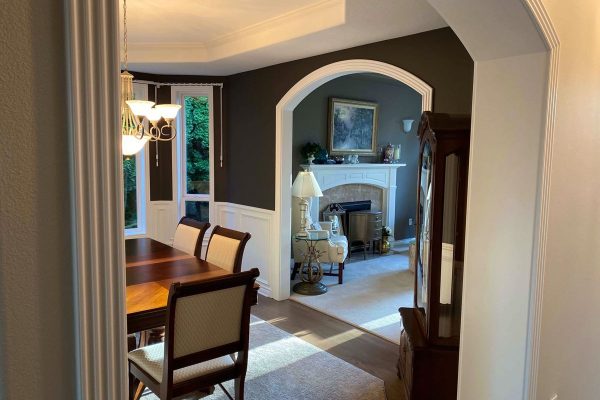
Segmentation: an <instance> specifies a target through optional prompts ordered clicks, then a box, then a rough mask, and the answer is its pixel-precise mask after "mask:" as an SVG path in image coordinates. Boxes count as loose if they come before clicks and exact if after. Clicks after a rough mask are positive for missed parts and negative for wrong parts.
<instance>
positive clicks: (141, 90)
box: [123, 83, 148, 239]
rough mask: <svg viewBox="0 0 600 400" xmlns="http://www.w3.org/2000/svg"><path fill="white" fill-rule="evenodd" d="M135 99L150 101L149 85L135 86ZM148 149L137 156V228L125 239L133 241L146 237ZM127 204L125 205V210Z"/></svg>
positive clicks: (129, 232) (131, 230) (135, 84)
mask: <svg viewBox="0 0 600 400" xmlns="http://www.w3.org/2000/svg"><path fill="white" fill-rule="evenodd" d="M133 95H134V98H136V99H139V100H147V99H148V85H146V84H141V83H134V84H133ZM146 147H147V146H144V147H143V148H142V150H140V151H139V152H137V153H136V155H135V196H136V198H137V199H136V200H137V201H136V205H137V210H136V212H137V228H131V229H125V238H126V239H133V238H139V237H145V236H146V202H147V192H146V183H147V177H148V171H147V170H146ZM124 208H125V204H123V209H124Z"/></svg>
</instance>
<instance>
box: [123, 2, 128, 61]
mask: <svg viewBox="0 0 600 400" xmlns="http://www.w3.org/2000/svg"><path fill="white" fill-rule="evenodd" d="M123 53H124V59H125V60H124V61H125V62H124V67H125V71H127V62H128V59H127V0H123Z"/></svg>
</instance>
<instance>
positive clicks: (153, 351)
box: [128, 343, 234, 383]
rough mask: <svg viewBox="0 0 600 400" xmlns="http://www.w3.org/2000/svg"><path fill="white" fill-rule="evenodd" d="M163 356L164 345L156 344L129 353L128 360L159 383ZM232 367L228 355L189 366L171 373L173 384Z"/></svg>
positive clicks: (231, 361)
mask: <svg viewBox="0 0 600 400" xmlns="http://www.w3.org/2000/svg"><path fill="white" fill-rule="evenodd" d="M164 354H165V346H164V343H156V344H153V345H150V346H146V347H142V348H140V349H137V350H133V351H132V352H130V353H129V355H128V358H129V360H131V361H132V362H134V363H135V364H137V365H138V366H140V368H142V369H144V371H146V372H147V373H148V375H150V376H151V377H152V378H154V379H155V380H156V381H157V382H158V383H160V382H161V381H162V377H163V364H164ZM233 366H234V361H233V358H232V357H231V356H230V355H226V356H222V357H219V358H215V359H212V360H208V361H205V362H201V363H198V364H194V365H190V366H189V367H185V368H181V369H176V370H175V371H173V383H180V382H183V381H187V380H190V379H194V378H198V377H201V376H204V375H207V374H211V373H213V372H217V371H220V370H223V369H226V368H229V367H233Z"/></svg>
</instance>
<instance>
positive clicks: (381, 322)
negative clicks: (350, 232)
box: [290, 252, 414, 343]
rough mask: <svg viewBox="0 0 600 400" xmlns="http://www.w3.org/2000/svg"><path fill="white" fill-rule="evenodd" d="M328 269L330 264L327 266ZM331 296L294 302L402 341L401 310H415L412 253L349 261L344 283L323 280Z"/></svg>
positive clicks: (300, 297) (296, 297)
mask: <svg viewBox="0 0 600 400" xmlns="http://www.w3.org/2000/svg"><path fill="white" fill-rule="evenodd" d="M324 267H325V268H328V265H324ZM322 282H323V283H324V284H325V285H326V286H327V293H325V294H322V295H318V296H303V295H299V294H297V293H293V292H292V293H293V294H292V296H291V297H290V300H293V301H297V302H298V303H302V304H304V305H306V306H308V307H311V308H313V309H315V310H318V311H321V312H323V313H325V314H328V315H331V316H332V317H334V318H337V319H340V320H342V321H345V322H347V323H349V324H351V325H354V326H356V327H357V328H360V329H363V330H366V331H368V332H371V333H373V334H375V335H377V336H380V337H382V338H384V339H387V340H389V341H391V342H394V343H399V342H400V331H401V330H402V323H401V321H400V314H399V313H398V308H400V307H412V306H413V296H414V294H413V293H414V274H413V273H412V272H411V271H409V270H408V253H407V252H401V253H400V254H391V255H384V256H375V257H373V256H371V255H370V256H369V258H368V259H367V260H364V261H363V259H362V256H360V255H358V256H357V255H353V257H352V258H351V259H350V260H349V261H347V262H346V268H345V269H344V283H343V284H342V285H339V284H338V279H337V277H329V276H325V277H323V280H322Z"/></svg>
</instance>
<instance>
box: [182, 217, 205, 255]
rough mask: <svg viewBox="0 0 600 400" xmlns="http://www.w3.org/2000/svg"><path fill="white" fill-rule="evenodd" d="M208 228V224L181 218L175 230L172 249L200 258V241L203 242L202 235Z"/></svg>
mask: <svg viewBox="0 0 600 400" xmlns="http://www.w3.org/2000/svg"><path fill="white" fill-rule="evenodd" d="M209 227H210V224H209V223H208V222H200V221H196V220H195V219H192V218H188V217H183V218H181V219H180V220H179V224H177V229H176V230H175V237H174V238H173V247H175V248H176V249H177V250H181V251H183V252H185V253H187V254H189V255H192V256H196V257H198V258H201V252H202V240H204V234H205V233H206V230H207V229H208V228H209Z"/></svg>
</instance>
